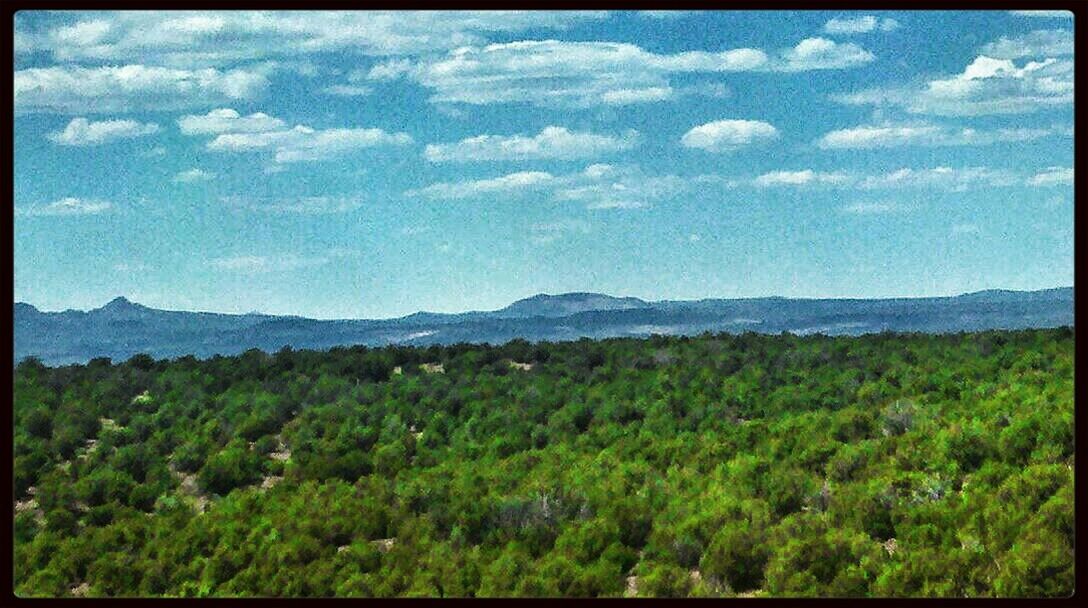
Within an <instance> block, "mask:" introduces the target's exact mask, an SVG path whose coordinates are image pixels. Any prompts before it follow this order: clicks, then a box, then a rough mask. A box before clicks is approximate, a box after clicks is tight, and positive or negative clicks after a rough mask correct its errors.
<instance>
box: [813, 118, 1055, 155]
mask: <svg viewBox="0 0 1088 608" xmlns="http://www.w3.org/2000/svg"><path fill="white" fill-rule="evenodd" d="M1066 133H1067V130H1065V129H1056V128H1050V129H1031V128H1015V129H994V130H978V129H972V128H967V127H949V126H942V125H935V124H930V123H908V124H882V125H860V126H857V127H851V128H849V129H838V130H835V131H830V132H828V133H826V134H824V135H823V136H822V137H820V138H819V139H818V140H817V141H816V145H817V146H819V147H820V148H822V149H825V150H836V149H839V150H841V149H873V148H895V147H901V146H969V145H986V144H993V143H1000V142H1022V141H1030V140H1033V139H1040V138H1043V137H1047V136H1050V135H1056V134H1063V135H1064V134H1066Z"/></svg>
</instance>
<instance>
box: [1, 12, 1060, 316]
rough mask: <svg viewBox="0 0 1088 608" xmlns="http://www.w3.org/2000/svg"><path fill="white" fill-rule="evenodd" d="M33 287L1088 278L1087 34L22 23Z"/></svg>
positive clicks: (401, 301) (440, 305) (828, 293)
mask: <svg viewBox="0 0 1088 608" xmlns="http://www.w3.org/2000/svg"><path fill="white" fill-rule="evenodd" d="M14 28H15V80H14V104H15V117H14V124H15V133H14V145H15V159H14V161H15V162H14V178H15V179H14V204H13V207H14V210H13V212H14V218H15V228H14V233H15V251H14V265H15V278H14V295H15V300H16V301H24V302H29V303H31V304H34V305H36V306H38V307H39V308H41V309H43V310H64V309H68V308H75V309H90V308H95V307H98V306H101V305H103V304H104V303H106V302H107V301H109V300H110V299H112V298H114V297H116V296H118V295H122V296H126V297H128V298H129V299H131V300H133V301H136V302H139V303H142V304H145V305H148V306H152V307H156V308H165V309H172V310H203V311H218V312H237V313H242V312H249V311H260V312H265V313H271V314H297V315H303V316H308V317H313V318H386V317H395V316H401V315H405V314H409V313H412V312H416V311H419V310H427V311H438V312H456V311H464V310H491V309H497V308H500V307H502V306H505V305H507V304H509V303H510V302H512V301H514V300H517V299H519V298H523V297H527V296H530V295H533V294H537V293H553V294H554V293H564V292H571V291H592V292H602V293H608V294H611V295H617V296H636V297H640V298H643V299H647V300H659V299H698V298H734V297H758V296H770V295H780V296H787V297H866V298H868V297H891V296H936V295H953V294H958V293H964V292H969V291H975V290H980V289H990V288H1004V289H1042V288H1049V287H1056V286H1067V285H1072V284H1073V229H1074V222H1073V18H1072V14H1071V13H1068V12H1061V11H967V12H959V11H940V12H937V11H903V12H897V11H888V12H849V11H848V12H842V11H831V12H828V11H800V12H786V11H732V12H727V11H722V12H700V11H691V12H686V11H673V12H670V11H658V12H651V13H646V12H521V13H518V12H507V13H474V12H463V11H462V12H457V13H439V12H423V13H413V12H394V13H380V12H366V11H361V12H351V13H329V12H303V13H290V12H255V13H250V12H191V13H190V12H175V11H169V12H152V11H147V12H135V13H126V12H81V11H61V12H48V11H29V12H27V11H23V12H19V13H17V14H16V17H15V23H14Z"/></svg>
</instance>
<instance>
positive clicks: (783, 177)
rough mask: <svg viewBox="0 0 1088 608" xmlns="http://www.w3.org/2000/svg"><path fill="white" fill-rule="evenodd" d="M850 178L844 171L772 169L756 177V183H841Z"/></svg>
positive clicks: (763, 185)
mask: <svg viewBox="0 0 1088 608" xmlns="http://www.w3.org/2000/svg"><path fill="white" fill-rule="evenodd" d="M847 180H848V176H847V175H846V174H843V173H827V172H823V171H813V170H812V169H803V170H801V171H771V172H768V173H764V174H762V175H760V176H758V177H756V179H755V182H754V183H755V185H757V186H762V187H767V186H801V185H806V184H841V183H844V182H846V181H847Z"/></svg>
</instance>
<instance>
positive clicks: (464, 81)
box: [371, 38, 874, 107]
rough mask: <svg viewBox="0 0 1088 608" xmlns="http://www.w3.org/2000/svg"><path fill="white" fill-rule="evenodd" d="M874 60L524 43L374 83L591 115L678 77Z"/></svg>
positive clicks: (407, 68)
mask: <svg viewBox="0 0 1088 608" xmlns="http://www.w3.org/2000/svg"><path fill="white" fill-rule="evenodd" d="M873 59H874V57H873V55H872V54H871V53H869V52H868V51H866V50H865V49H863V48H861V47H859V46H857V45H855V44H850V43H846V44H843V43H836V42H833V41H831V40H826V39H823V38H810V39H807V40H802V41H801V42H800V43H798V45H797V46H796V47H793V48H789V49H786V50H784V51H781V52H780V53H779V56H777V57H776V58H774V59H772V58H771V57H769V56H768V54H767V53H766V52H764V51H762V50H759V49H753V48H738V49H732V50H727V51H722V52H706V51H689V52H681V53H675V54H658V53H653V52H649V51H646V50H644V49H642V48H641V47H639V46H636V45H633V44H627V43H617V42H599V41H597V42H572V41H559V40H523V41H517V42H507V43H501V44H490V45H487V46H464V47H461V48H457V49H455V50H453V51H450V52H449V53H448V54H447V55H446V56H445V57H442V58H439V59H424V60H420V61H418V62H416V63H413V64H411V65H406V64H405V63H403V62H398V63H397V64H382V65H379V66H376V67H375V68H374V69H373V70H372V71H371V77H373V78H383V79H384V78H391V77H400V76H402V75H403V76H407V77H409V78H411V79H413V80H415V81H416V82H418V83H419V84H421V85H423V86H425V87H427V88H429V89H431V90H432V91H433V94H432V95H431V98H430V101H431V102H432V103H436V104H444V103H445V104H449V103H466V104H474V105H483V104H493V103H515V102H521V103H530V104H534V105H538V106H546V107H553V106H564V107H591V106H597V105H627V104H634V103H649V102H657V101H662V100H666V99H671V98H673V97H675V96H676V94H677V93H678V91H677V90H676V89H674V88H673V87H672V86H671V83H670V77H671V76H673V75H677V74H696V73H726V72H749V71H782V72H797V71H803V70H817V69H841V68H847V67H853V66H858V65H862V64H864V63H868V62H869V61H872V60H873Z"/></svg>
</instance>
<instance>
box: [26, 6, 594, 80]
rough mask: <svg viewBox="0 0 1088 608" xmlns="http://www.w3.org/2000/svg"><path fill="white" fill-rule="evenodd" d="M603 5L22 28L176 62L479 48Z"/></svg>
mask: <svg viewBox="0 0 1088 608" xmlns="http://www.w3.org/2000/svg"><path fill="white" fill-rule="evenodd" d="M607 16H608V14H607V13H606V12H603V11H215V12H206V11H102V12H97V13H87V12H81V13H70V14H63V13H61V14H58V18H59V19H61V20H62V21H63V23H61V24H58V25H57V26H55V27H53V28H52V29H51V30H49V31H46V32H42V33H37V32H29V31H19V32H18V33H19V38H20V40H21V41H22V44H23V46H24V47H31V48H37V49H42V50H46V51H48V52H50V53H52V55H53V57H54V59H55V60H57V61H64V62H80V63H87V62H94V61H97V62H104V63H110V62H112V63H116V62H119V61H123V60H125V59H128V58H130V57H141V58H144V60H145V61H148V62H150V63H154V64H157V65H165V66H173V67H192V66H211V67H214V66H223V65H228V64H232V63H238V62H244V61H252V60H256V59H267V58H268V57H277V56H286V57H297V56H299V55H303V54H311V53H327V52H338V51H340V52H348V53H354V54H361V55H369V56H397V55H400V56H403V55H416V54H421V53H431V52H436V51H439V52H440V51H445V50H449V49H452V48H457V47H460V46H464V45H468V44H482V43H484V42H486V40H485V36H486V35H487V34H491V33H516V32H521V31H525V30H528V29H534V28H545V29H555V30H562V29H565V28H567V27H569V26H571V25H574V24H577V23H582V22H586V21H592V20H598V19H603V18H606V17H607Z"/></svg>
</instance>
